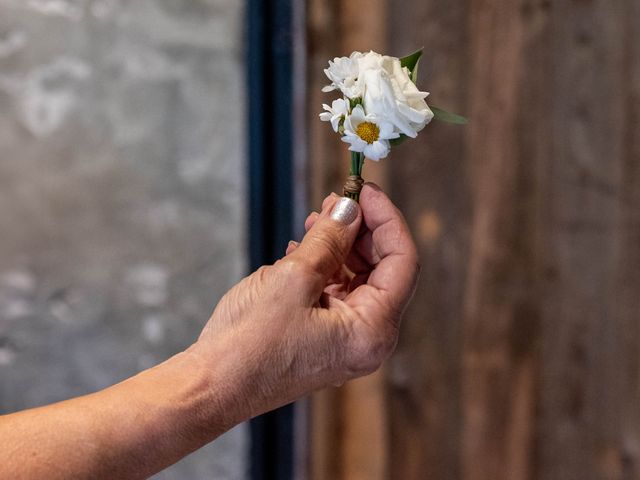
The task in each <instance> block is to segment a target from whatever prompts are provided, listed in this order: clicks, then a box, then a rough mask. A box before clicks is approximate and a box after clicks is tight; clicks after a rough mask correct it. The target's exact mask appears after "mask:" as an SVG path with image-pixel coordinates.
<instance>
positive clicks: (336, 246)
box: [311, 232, 342, 265]
mask: <svg viewBox="0 0 640 480" xmlns="http://www.w3.org/2000/svg"><path fill="white" fill-rule="evenodd" d="M311 243H312V246H313V248H314V249H316V250H317V251H319V252H324V255H322V256H320V257H318V261H323V262H331V264H334V265H339V264H341V263H342V242H341V238H340V236H339V235H337V234H336V235H334V234H333V232H326V233H323V234H319V235H316V236H314V237H312V238H311Z"/></svg>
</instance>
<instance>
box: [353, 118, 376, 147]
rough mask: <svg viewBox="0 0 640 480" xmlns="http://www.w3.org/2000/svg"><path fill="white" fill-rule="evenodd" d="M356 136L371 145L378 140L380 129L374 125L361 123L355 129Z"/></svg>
mask: <svg viewBox="0 0 640 480" xmlns="http://www.w3.org/2000/svg"><path fill="white" fill-rule="evenodd" d="M356 133H357V134H358V136H359V137H360V138H361V139H362V140H364V141H365V142H367V143H373V142H375V141H376V140H378V138H380V129H379V128H378V126H377V125H376V124H375V123H371V122H362V123H361V124H360V125H358V128H356Z"/></svg>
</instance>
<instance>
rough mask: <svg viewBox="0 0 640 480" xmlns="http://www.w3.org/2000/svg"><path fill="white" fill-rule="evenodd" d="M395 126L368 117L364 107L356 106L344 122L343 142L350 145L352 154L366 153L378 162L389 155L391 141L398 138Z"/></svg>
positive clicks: (371, 116)
mask: <svg viewBox="0 0 640 480" xmlns="http://www.w3.org/2000/svg"><path fill="white" fill-rule="evenodd" d="M399 136H400V134H399V133H398V132H396V131H394V128H393V124H391V123H390V122H387V121H385V120H383V119H381V118H380V117H377V116H375V115H367V114H366V113H365V111H364V108H362V105H356V106H355V107H354V109H353V110H352V111H351V115H348V116H347V117H346V120H345V121H344V136H343V137H342V141H343V142H345V143H349V144H350V145H351V146H350V147H349V150H351V151H352V152H360V153H364V155H365V157H367V158H369V159H371V160H375V161H378V160H380V159H381V158H385V157H386V156H387V155H388V154H389V150H390V149H391V145H390V144H389V140H391V139H394V138H398V137H399Z"/></svg>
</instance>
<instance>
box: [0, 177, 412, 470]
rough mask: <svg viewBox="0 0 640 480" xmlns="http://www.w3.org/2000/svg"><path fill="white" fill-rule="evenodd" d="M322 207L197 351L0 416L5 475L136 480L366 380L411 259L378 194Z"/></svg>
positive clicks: (388, 346)
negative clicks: (320, 391) (254, 422)
mask: <svg viewBox="0 0 640 480" xmlns="http://www.w3.org/2000/svg"><path fill="white" fill-rule="evenodd" d="M360 200H361V203H360V207H361V208H360V207H358V205H357V204H356V203H354V202H352V201H350V200H346V199H339V197H338V196H337V195H333V196H330V197H328V198H327V199H326V200H325V201H324V203H323V208H322V212H321V213H320V214H312V215H310V216H309V218H308V220H307V222H306V227H307V229H308V230H309V231H308V233H307V235H306V236H305V238H304V239H303V241H302V243H301V244H300V245H297V244H292V245H291V246H290V247H289V249H288V255H287V256H286V257H285V258H283V259H282V260H280V261H278V262H277V263H276V264H275V265H273V266H269V267H263V268H261V269H260V270H258V271H257V272H256V273H254V274H253V275H251V276H249V277H247V278H246V279H244V280H243V281H242V282H240V283H239V284H238V285H237V286H236V287H234V288H233V289H232V290H231V291H229V293H227V295H225V296H224V298H223V299H222V300H221V302H220V304H219V305H218V307H217V308H216V310H215V311H214V313H213V316H212V317H211V319H210V320H209V322H208V323H207V325H206V327H205V329H204V330H203V332H202V334H201V336H200V338H199V339H198V341H197V342H196V343H195V344H194V345H192V346H191V347H190V348H189V349H188V350H187V351H185V352H182V353H179V354H177V355H175V356H174V357H172V358H170V359H169V360H167V361H165V362H163V363H162V364H160V365H157V366H156V367H154V368H151V369H149V370H145V371H143V372H141V373H140V374H138V375H136V376H134V377H132V378H129V379H127V380H125V381H123V382H121V383H119V384H117V385H114V386H112V387H110V388H107V389H105V390H102V391H100V392H97V393H94V394H91V395H86V396H84V397H78V398H74V399H71V400H68V401H65V402H61V403H57V404H54V405H49V406H45V407H41V408H35V409H31V410H26V411H23V412H18V413H15V414H12V415H5V416H2V417H0V438H2V439H3V440H4V443H5V444H6V445H7V446H9V448H4V449H0V477H2V478H17V477H20V478H34V479H35V478H48V479H53V480H55V479H63V478H147V477H149V476H150V475H152V474H154V473H156V472H158V471H160V470H162V469H163V468H165V467H167V466H168V465H170V464H172V463H174V462H176V461H178V460H179V459H180V458H182V457H184V456H185V455H187V454H188V453H190V452H192V451H194V450H195V449H197V448H200V447H201V446H202V445H204V444H206V443H208V442H210V441H212V440H213V439H215V438H216V437H218V436H219V435H221V434H222V433H223V432H225V431H226V430H228V429H229V428H231V427H232V426H234V425H236V424H237V423H239V422H241V421H243V420H246V419H247V418H250V417H252V416H254V415H258V414H260V413H263V412H265V411H267V410H271V409H273V408H276V407H278V406H280V405H283V404H285V403H288V402H290V401H292V400H295V399H296V398H298V397H300V396H302V395H305V394H307V393H309V392H310V391H312V390H315V389H317V388H320V387H323V386H326V385H329V384H337V383H342V382H344V381H345V380H348V379H350V378H353V377H357V376H360V375H365V374H367V373H369V372H372V371H374V370H375V369H377V368H378V367H379V366H380V364H381V363H382V361H383V360H384V359H385V358H386V357H387V356H388V355H389V354H390V353H391V351H392V350H393V348H394V346H395V344H396V340H397V337H398V325H399V322H400V317H401V316H402V312H403V311H404V309H405V307H406V305H407V303H408V301H409V299H410V297H411V295H412V293H413V290H414V288H415V284H416V279H417V275H418V264H417V255H416V249H415V246H414V244H413V242H412V241H411V236H410V235H409V230H408V229H407V225H406V223H405V222H404V220H403V218H402V215H401V214H400V212H399V211H398V210H397V209H396V208H395V207H394V206H393V205H392V204H391V202H390V201H389V199H388V198H387V197H386V196H385V195H384V193H382V191H380V189H379V188H378V187H376V186H375V185H371V184H368V185H365V187H364V189H363V191H362V194H361V199H360Z"/></svg>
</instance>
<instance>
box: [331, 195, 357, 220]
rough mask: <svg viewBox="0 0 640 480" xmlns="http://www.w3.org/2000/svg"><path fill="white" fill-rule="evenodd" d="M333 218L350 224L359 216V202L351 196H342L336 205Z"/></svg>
mask: <svg viewBox="0 0 640 480" xmlns="http://www.w3.org/2000/svg"><path fill="white" fill-rule="evenodd" d="M331 218H332V219H334V220H335V221H336V222H340V223H342V224H344V225H350V224H351V223H353V221H354V220H355V219H356V218H358V204H357V203H356V202H355V201H353V200H351V199H350V198H347V197H342V198H341V199H340V200H338V201H337V202H336V204H335V205H334V207H333V212H331Z"/></svg>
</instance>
